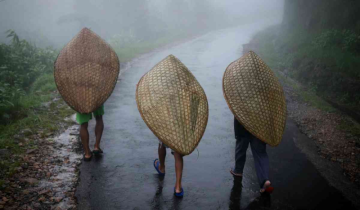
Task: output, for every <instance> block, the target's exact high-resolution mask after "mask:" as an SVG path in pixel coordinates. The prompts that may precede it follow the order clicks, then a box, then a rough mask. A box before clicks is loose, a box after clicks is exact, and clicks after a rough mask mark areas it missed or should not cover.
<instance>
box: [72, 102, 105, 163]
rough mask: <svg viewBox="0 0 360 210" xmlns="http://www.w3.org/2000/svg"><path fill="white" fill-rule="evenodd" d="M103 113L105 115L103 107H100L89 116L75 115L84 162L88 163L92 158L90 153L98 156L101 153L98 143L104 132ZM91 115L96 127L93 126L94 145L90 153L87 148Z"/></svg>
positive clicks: (88, 147)
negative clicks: (78, 125) (78, 126)
mask: <svg viewBox="0 0 360 210" xmlns="http://www.w3.org/2000/svg"><path fill="white" fill-rule="evenodd" d="M104 113H105V112H104V105H102V106H101V107H100V108H98V109H97V110H95V111H94V112H92V113H89V114H81V113H76V121H77V122H78V123H79V124H80V138H81V142H82V145H83V147H84V152H85V154H84V161H90V160H91V158H92V153H93V154H94V155H100V154H102V153H103V151H102V149H101V148H100V141H101V136H102V133H103V131H104V122H103V117H102V116H103V115H104ZM93 115H94V117H95V120H96V125H95V137H96V140H95V144H94V150H93V151H92V152H91V150H90V146H89V131H88V125H89V121H90V120H91V119H92V116H93Z"/></svg>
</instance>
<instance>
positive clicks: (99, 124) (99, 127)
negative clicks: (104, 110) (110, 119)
mask: <svg viewBox="0 0 360 210" xmlns="http://www.w3.org/2000/svg"><path fill="white" fill-rule="evenodd" d="M95 119H96V126H95V136H96V142H95V145H94V150H100V141H101V136H102V133H103V131H104V121H103V119H102V116H101V115H100V116H96V117H95Z"/></svg>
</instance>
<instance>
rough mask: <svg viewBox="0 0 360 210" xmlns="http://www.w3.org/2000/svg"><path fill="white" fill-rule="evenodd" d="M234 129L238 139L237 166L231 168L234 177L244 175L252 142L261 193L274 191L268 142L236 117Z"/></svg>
mask: <svg viewBox="0 0 360 210" xmlns="http://www.w3.org/2000/svg"><path fill="white" fill-rule="evenodd" d="M234 130H235V139H236V147H235V167H234V168H232V169H230V173H231V174H232V175H233V176H234V177H242V174H243V171H244V166H245V162H246V150H247V149H248V146H249V144H250V146H251V152H252V154H253V157H254V162H255V170H256V175H257V177H258V182H259V185H260V193H264V192H268V193H272V191H273V190H274V188H273V187H272V186H271V182H270V180H269V157H268V154H267V153H266V143H265V142H262V141H261V140H259V139H258V138H256V137H255V136H253V135H252V134H251V133H250V132H249V131H247V130H246V129H245V128H244V127H243V126H242V125H241V124H240V123H239V121H238V120H237V119H236V118H234Z"/></svg>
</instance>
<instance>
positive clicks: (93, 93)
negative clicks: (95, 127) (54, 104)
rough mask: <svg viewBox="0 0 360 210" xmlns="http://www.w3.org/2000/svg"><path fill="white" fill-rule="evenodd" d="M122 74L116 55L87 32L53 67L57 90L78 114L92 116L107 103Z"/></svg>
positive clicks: (67, 46) (59, 57) (67, 48)
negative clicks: (90, 114) (91, 114)
mask: <svg viewBox="0 0 360 210" xmlns="http://www.w3.org/2000/svg"><path fill="white" fill-rule="evenodd" d="M79 52H81V53H79ZM84 52H85V53H84ZM70 72H71V74H70ZM119 72H120V62H119V58H118V57H117V55H116V53H115V51H114V50H113V49H112V48H111V46H110V45H108V44H107V43H106V42H105V41H104V40H103V39H102V38H101V37H100V36H98V35H97V34H95V33H94V32H92V31H91V30H90V29H88V28H83V29H82V30H81V31H80V32H79V33H78V34H77V35H76V36H75V37H74V38H73V39H72V40H71V41H70V42H69V43H68V44H67V45H66V46H65V47H64V48H63V49H62V50H61V51H60V53H59V55H58V57H57V59H56V61H55V63H54V78H55V84H56V86H57V89H58V90H59V93H60V95H61V96H62V98H63V99H64V101H65V102H66V103H67V104H68V105H69V106H70V107H71V108H72V109H74V110H75V111H77V112H79V113H91V112H93V111H95V110H96V109H97V108H98V107H100V106H101V105H103V104H104V103H105V101H106V100H107V99H108V98H109V97H110V95H111V94H112V92H113V91H114V88H115V86H116V83H117V79H118V76H119ZM84 75H86V76H84Z"/></svg>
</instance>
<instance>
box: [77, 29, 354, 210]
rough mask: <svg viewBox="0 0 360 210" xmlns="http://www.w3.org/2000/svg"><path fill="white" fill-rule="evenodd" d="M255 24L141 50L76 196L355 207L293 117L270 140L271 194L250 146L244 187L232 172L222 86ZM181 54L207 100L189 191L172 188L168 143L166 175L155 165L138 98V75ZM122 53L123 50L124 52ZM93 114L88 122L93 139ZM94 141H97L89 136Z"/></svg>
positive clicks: (117, 204) (124, 202)
mask: <svg viewBox="0 0 360 210" xmlns="http://www.w3.org/2000/svg"><path fill="white" fill-rule="evenodd" d="M255 30H256V29H252V28H250V27H249V26H243V27H238V28H233V29H226V30H221V31H216V32H212V33H209V34H207V35H204V36H201V37H198V38H196V39H193V40H190V41H187V42H185V43H182V44H179V45H176V46H173V47H170V48H167V49H162V50H159V51H157V52H153V53H150V54H147V55H144V56H142V57H141V58H139V59H138V60H136V61H135V62H133V64H132V66H131V67H130V68H129V69H127V70H126V71H125V72H123V73H122V75H121V77H120V80H119V83H118V84H117V86H116V88H115V90H114V92H113V94H112V96H111V97H110V99H109V100H108V101H107V102H106V103H105V115H104V122H105V130H104V134H103V138H102V139H103V140H102V144H101V147H102V149H103V150H104V154H103V156H102V158H98V159H93V160H92V161H91V162H85V163H83V164H82V165H81V166H80V182H79V185H78V187H77V191H76V196H77V199H78V209H96V210H97V209H229V208H230V209H323V208H324V209H325V208H326V209H353V207H352V206H351V203H350V202H349V201H347V200H346V199H345V198H344V197H343V196H342V195H341V194H340V193H339V192H338V191H337V190H336V189H335V188H333V187H331V186H329V184H328V183H327V182H326V180H325V179H324V178H323V177H322V176H321V175H320V174H319V172H318V171H317V170H316V168H315V167H314V166H313V164H312V163H311V162H310V161H308V160H307V159H306V156H305V155H304V154H303V153H301V152H300V150H299V149H298V148H297V147H296V146H295V144H294V139H297V141H307V140H309V139H307V138H306V137H305V136H303V135H302V134H301V133H300V132H299V131H298V129H297V127H296V125H295V124H294V122H292V121H291V120H290V119H289V120H288V122H287V127H286V131H285V135H284V138H283V142H282V143H281V144H280V146H278V147H276V148H271V147H268V153H269V157H270V179H271V181H272V183H273V186H274V187H275V191H274V193H273V194H272V196H271V198H260V199H259V198H258V196H259V192H258V191H259V186H258V183H257V178H256V173H255V169H254V163H253V158H252V155H251V150H250V149H249V150H248V156H247V163H246V166H245V169H244V178H243V180H242V184H243V187H242V188H241V187H239V185H234V181H233V177H232V176H231V175H230V173H229V169H230V167H232V166H233V165H234V150H235V139H234V130H233V115H232V113H231V112H230V110H229V108H228V106H227V104H226V102H225V99H224V97H223V94H222V76H223V73H224V71H225V68H226V67H227V65H228V64H230V62H232V61H234V60H235V59H237V58H239V57H240V56H241V54H242V49H241V46H242V44H246V43H247V42H248V41H249V40H250V37H251V34H252V33H254V32H255ZM169 54H173V55H175V56H176V57H177V58H179V59H180V60H181V61H182V62H183V63H184V64H185V65H186V66H187V67H188V68H189V69H190V70H191V72H192V73H193V74H194V75H195V77H196V78H197V79H198V81H199V83H200V84H201V85H202V87H203V88H204V90H205V92H206V94H207V97H208V101H209V107H210V112H209V114H210V115H209V122H208V126H207V129H206V131H205V134H204V137H203V139H202V140H201V142H200V144H199V146H198V150H195V151H194V152H193V153H192V154H191V155H189V156H186V157H185V158H184V173H183V188H184V191H185V195H184V198H183V199H177V198H175V197H174V196H173V187H174V183H175V169H174V158H173V156H172V155H171V154H170V151H169V150H168V155H167V159H166V176H165V178H164V179H161V178H160V177H159V176H158V175H157V172H156V171H155V169H154V167H153V165H152V164H153V160H154V159H155V158H157V145H158V140H157V138H156V137H155V136H154V135H153V134H152V132H151V131H150V130H149V129H148V127H147V126H146V125H145V123H144V122H143V120H142V119H141V117H140V114H139V112H138V110H137V106H136V101H135V89H136V84H137V82H138V81H139V79H140V77H141V76H142V75H143V74H145V73H146V72H147V71H149V70H150V69H151V68H152V67H153V66H154V65H155V64H156V63H158V62H159V61H161V60H162V59H163V58H165V57H166V56H167V55H169ZM120 60H121V58H120ZM93 126H94V121H92V123H91V124H90V126H89V128H90V129H91V132H92V133H91V134H92V136H91V142H94V134H93V130H92V129H93ZM91 145H93V144H91Z"/></svg>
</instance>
